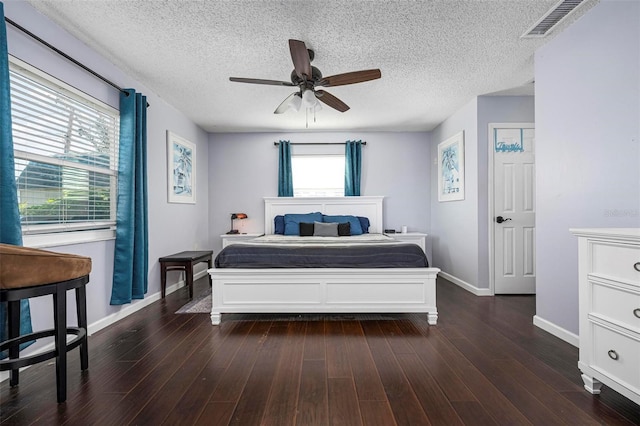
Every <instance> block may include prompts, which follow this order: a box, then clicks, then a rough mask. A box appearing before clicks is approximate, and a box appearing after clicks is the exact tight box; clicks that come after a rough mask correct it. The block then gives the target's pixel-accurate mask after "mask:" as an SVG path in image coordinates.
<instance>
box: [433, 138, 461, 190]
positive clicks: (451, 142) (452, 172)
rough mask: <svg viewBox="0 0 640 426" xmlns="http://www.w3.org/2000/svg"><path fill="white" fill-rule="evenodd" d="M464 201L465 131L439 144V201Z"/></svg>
mask: <svg viewBox="0 0 640 426" xmlns="http://www.w3.org/2000/svg"><path fill="white" fill-rule="evenodd" d="M457 200H464V131H462V132H460V133H457V134H455V135H453V136H452V137H450V138H449V139H447V140H445V141H443V142H440V143H439V144H438V201H457Z"/></svg>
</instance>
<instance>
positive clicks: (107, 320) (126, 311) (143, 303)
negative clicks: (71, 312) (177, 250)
mask: <svg viewBox="0 0 640 426" xmlns="http://www.w3.org/2000/svg"><path fill="white" fill-rule="evenodd" d="M206 275H207V270H206V269H205V270H203V271H200V272H196V273H195V274H194V275H193V281H194V282H195V281H196V280H198V279H200V278H202V277H204V276H206ZM184 286H185V282H184V280H180V281H178V282H177V283H175V284H172V285H170V286H167V294H171V293H173V292H174V291H176V290H178V289H179V288H181V287H184ZM160 299H162V293H161V292H160V291H158V292H157V293H154V294H152V295H148V296H146V297H145V298H144V299H140V300H136V301H135V302H133V303H132V304H130V305H127V306H126V307H124V308H123V309H121V310H120V311H118V312H116V313H113V314H111V315H108V316H106V317H104V318H100V319H99V320H98V321H96V322H93V323H91V324H89V325H88V326H87V328H88V330H87V333H88V334H89V336H91V335H92V334H93V333H95V332H97V331H100V330H102V329H103V328H106V327H108V326H110V325H111V324H115V323H116V322H118V321H120V320H121V319H123V318H125V317H127V316H129V315H131V314H133V313H134V312H137V311H139V310H140V309H142V308H144V307H147V306H149V305H150V304H152V303H153V302H156V301H158V300H160ZM52 349H53V342H51V343H50V344H48V345H45V346H42V347H40V348H38V349H37V350H35V351H33V353H27V352H25V355H29V356H31V355H37V354H40V353H43V352H46V351H50V350H52ZM26 350H28V349H26ZM89 362H91V360H89ZM26 368H29V367H24V368H21V369H20V371H22V370H24V369H26ZM8 378H9V372H8V371H0V382H3V381H5V380H7V379H8Z"/></svg>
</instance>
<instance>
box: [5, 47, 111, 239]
mask: <svg viewBox="0 0 640 426" xmlns="http://www.w3.org/2000/svg"><path fill="white" fill-rule="evenodd" d="M9 74H10V84H11V116H12V129H13V145H14V157H15V178H16V183H17V187H18V202H19V208H20V216H21V224H22V231H23V234H37V233H53V232H64V231H76V230H88V229H105V228H110V227H113V226H115V208H116V207H115V206H116V205H115V202H116V191H117V185H116V178H117V170H118V140H119V127H120V114H119V112H118V111H117V110H116V109H114V108H112V107H110V106H108V105H106V104H103V103H102V102H100V101H97V100H95V99H93V98H91V97H89V96H88V95H86V94H84V93H82V92H80V91H78V90H76V89H74V88H72V87H70V86H68V85H67V84H65V83H63V82H61V81H59V80H57V79H55V78H53V77H51V76H49V75H47V74H45V73H42V72H41V71H39V70H37V69H35V68H33V67H31V66H29V65H27V64H24V63H22V62H21V61H18V60H16V59H14V58H11V63H10V71H9Z"/></svg>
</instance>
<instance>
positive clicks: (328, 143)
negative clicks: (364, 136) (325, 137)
mask: <svg viewBox="0 0 640 426" xmlns="http://www.w3.org/2000/svg"><path fill="white" fill-rule="evenodd" d="M289 143H290V144H291V145H344V144H345V143H346V142H327V143H323V142H289ZM361 143H362V145H366V144H367V142H366V141H365V142H361ZM273 145H274V146H278V145H280V142H274V143H273Z"/></svg>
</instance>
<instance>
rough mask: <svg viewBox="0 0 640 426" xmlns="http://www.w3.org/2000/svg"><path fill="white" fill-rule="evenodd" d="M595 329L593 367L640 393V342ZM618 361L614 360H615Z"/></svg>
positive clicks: (598, 327)
mask: <svg viewBox="0 0 640 426" xmlns="http://www.w3.org/2000/svg"><path fill="white" fill-rule="evenodd" d="M591 326H592V327H593V346H592V351H593V353H592V356H591V367H593V368H594V369H596V370H599V371H600V372H602V373H604V374H605V375H606V376H608V377H609V378H611V379H613V380H615V381H616V382H618V383H621V384H625V385H626V387H630V389H631V390H632V391H633V392H636V393H638V392H640V341H638V340H634V339H632V338H630V337H627V336H623V335H622V334H618V333H616V332H615V331H612V330H609V329H607V328H604V327H601V326H600V325H598V324H593V323H592V325H591ZM612 357H613V358H616V357H617V359H613V358H612Z"/></svg>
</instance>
